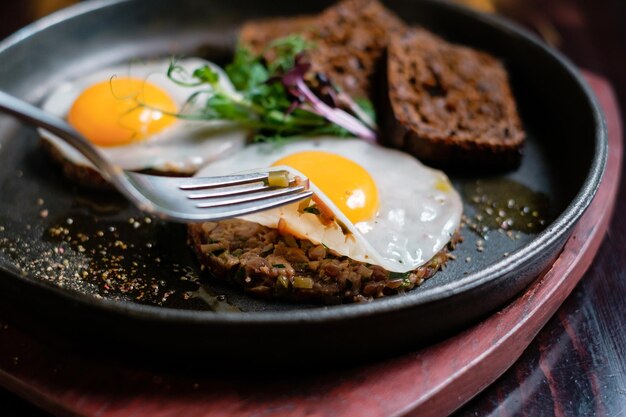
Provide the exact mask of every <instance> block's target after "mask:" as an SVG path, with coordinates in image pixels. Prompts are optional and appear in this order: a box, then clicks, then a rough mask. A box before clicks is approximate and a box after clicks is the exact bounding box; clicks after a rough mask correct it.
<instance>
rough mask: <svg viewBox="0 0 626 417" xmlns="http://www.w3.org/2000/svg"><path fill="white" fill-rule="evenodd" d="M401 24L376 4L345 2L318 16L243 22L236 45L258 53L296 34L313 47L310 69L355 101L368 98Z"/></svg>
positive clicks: (370, 0)
mask: <svg viewBox="0 0 626 417" xmlns="http://www.w3.org/2000/svg"><path fill="white" fill-rule="evenodd" d="M405 29H406V26H405V24H404V23H403V22H402V21H401V20H400V19H399V18H398V17H397V16H396V15H394V14H393V13H392V12H390V11H389V10H387V9H386V8H385V7H384V6H382V5H381V4H380V3H379V2H378V1H376V0H344V1H342V2H340V3H338V4H336V5H334V6H332V7H330V8H328V9H326V10H325V11H323V12H322V13H321V14H320V15H319V16H313V17H311V16H298V17H295V18H283V19H269V20H257V21H251V22H248V23H246V24H245V25H244V26H243V27H242V29H241V31H240V42H241V43H242V44H243V45H245V46H247V47H249V48H251V50H252V51H253V52H255V53H261V52H262V51H263V48H264V47H265V46H266V45H267V44H268V43H269V42H271V41H272V40H274V39H277V38H281V37H284V36H287V35H291V34H299V35H301V36H302V37H304V38H305V39H307V40H309V41H311V42H312V43H313V44H315V49H314V50H313V52H311V53H310V54H309V57H308V59H309V61H310V62H311V64H312V69H313V71H316V72H321V73H324V74H325V75H326V76H328V77H329V79H330V80H332V81H333V82H334V83H335V84H336V85H337V86H338V87H340V88H342V89H343V90H344V91H345V92H347V93H348V94H349V95H351V96H352V97H353V98H371V97H372V95H371V93H372V90H373V88H372V84H373V78H374V76H375V73H376V71H377V69H378V67H379V65H378V64H379V63H380V62H381V59H382V57H383V54H384V52H385V48H386V47H387V43H388V41H389V36H390V34H391V33H394V32H402V31H404V30H405Z"/></svg>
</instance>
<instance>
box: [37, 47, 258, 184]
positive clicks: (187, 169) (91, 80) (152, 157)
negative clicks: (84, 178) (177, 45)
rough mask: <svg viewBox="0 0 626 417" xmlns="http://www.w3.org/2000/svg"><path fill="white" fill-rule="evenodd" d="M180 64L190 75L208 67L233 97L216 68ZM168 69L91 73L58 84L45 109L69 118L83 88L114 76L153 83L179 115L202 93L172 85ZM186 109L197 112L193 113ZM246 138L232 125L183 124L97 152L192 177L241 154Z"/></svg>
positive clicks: (79, 158) (61, 147)
mask: <svg viewBox="0 0 626 417" xmlns="http://www.w3.org/2000/svg"><path fill="white" fill-rule="evenodd" d="M178 64H179V65H180V66H181V67H182V68H183V69H185V71H186V72H187V73H189V74H191V73H193V71H194V70H195V69H196V68H198V67H201V66H203V65H210V66H211V68H212V69H213V70H214V71H216V72H217V73H218V74H219V83H220V85H221V87H222V88H224V89H226V90H228V91H230V92H233V93H235V89H234V87H233V86H232V84H231V83H230V80H229V79H228V77H227V76H226V74H225V73H224V71H223V70H222V69H221V68H219V67H218V66H216V65H214V64H212V63H210V62H207V61H204V60H201V59H199V58H187V59H183V60H180V61H179V62H178ZM169 65H170V60H169V59H161V60H155V61H149V62H136V63H129V64H124V65H119V66H116V67H111V68H108V69H104V70H101V71H97V72H93V73H90V74H88V75H86V76H84V77H80V78H77V79H74V80H71V81H67V82H65V83H62V84H61V85H59V86H58V87H57V88H55V89H54V91H52V92H51V93H50V95H49V96H48V97H47V99H46V100H45V101H44V103H43V106H42V108H43V110H45V111H47V112H50V113H52V114H54V115H56V116H59V117H61V118H64V119H66V118H67V115H68V113H69V111H70V108H71V107H72V105H73V103H74V101H75V100H76V99H77V98H78V96H79V95H80V94H81V93H82V92H83V91H84V90H85V89H87V88H88V87H90V86H91V85H93V84H96V83H98V82H101V81H106V80H110V79H111V78H112V77H114V76H116V77H133V78H138V79H142V80H147V81H149V82H150V83H153V84H155V85H156V86H158V87H160V88H161V89H163V90H164V91H166V92H167V93H168V94H169V95H170V97H171V98H172V100H173V101H174V102H175V103H176V105H177V106H178V108H179V111H180V109H182V108H183V105H184V104H185V102H186V101H187V98H188V97H189V96H190V95H191V94H192V93H194V92H195V91H198V90H201V89H202V88H195V87H194V88H189V87H183V86H180V85H177V84H176V83H174V82H173V81H171V80H170V79H169V78H168V77H167V75H166V74H167V69H168V67H169ZM235 94H236V93H235ZM187 110H188V111H190V112H193V109H192V108H191V109H190V108H188V109H187ZM39 134H40V135H41V136H42V138H44V139H45V140H47V141H49V142H50V143H51V144H52V145H53V146H54V147H55V148H56V149H57V150H58V151H59V152H60V153H61V154H62V155H63V156H64V157H65V158H66V159H67V160H69V161H70V162H72V163H74V164H75V165H80V166H88V167H91V168H94V169H95V167H94V166H93V165H92V164H91V162H89V161H88V160H87V159H86V158H85V157H84V156H83V155H82V154H80V153H79V152H78V151H76V150H75V149H74V148H73V147H71V146H70V145H68V144H67V143H65V142H64V141H63V140H61V139H60V138H58V137H57V136H55V135H54V134H52V133H50V132H48V131H47V130H45V129H39ZM247 136H248V131H247V130H246V129H244V128H242V127H240V126H238V125H235V124H233V123H231V122H227V121H222V120H213V121H197V120H193V121H189V120H181V119H179V120H176V121H175V122H174V123H173V124H172V125H170V126H168V127H166V128H165V129H164V130H162V131H161V132H157V133H155V134H153V135H151V136H150V137H148V138H146V139H144V140H141V141H136V142H132V143H130V144H126V145H120V146H114V147H98V149H99V150H100V151H101V152H102V154H103V155H104V156H105V158H107V159H108V160H109V161H111V162H113V163H115V164H117V165H118V166H120V167H121V168H123V169H128V170H142V169H154V170H157V171H163V172H176V173H182V174H193V173H194V172H196V171H197V170H198V169H199V168H200V167H202V166H204V165H205V164H206V163H208V162H210V161H213V160H215V159H218V158H221V157H223V156H225V155H227V154H229V153H231V152H234V151H236V150H238V149H241V148H242V147H243V146H244V144H245V142H246V139H247Z"/></svg>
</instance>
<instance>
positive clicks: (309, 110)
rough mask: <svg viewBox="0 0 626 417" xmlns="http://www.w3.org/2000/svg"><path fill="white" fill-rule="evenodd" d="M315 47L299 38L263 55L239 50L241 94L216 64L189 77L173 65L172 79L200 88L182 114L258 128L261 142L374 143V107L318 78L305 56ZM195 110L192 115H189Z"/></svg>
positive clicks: (230, 71) (232, 73) (234, 78)
mask: <svg viewBox="0 0 626 417" xmlns="http://www.w3.org/2000/svg"><path fill="white" fill-rule="evenodd" d="M314 48H315V45H313V44H312V43H310V42H308V41H306V40H305V39H304V38H303V37H301V36H297V35H294V36H288V37H285V38H281V39H278V40H276V41H274V42H271V43H270V44H269V45H268V46H267V48H266V49H265V50H264V51H263V53H261V54H260V55H254V54H252V53H251V52H250V51H249V50H248V49H246V48H245V47H243V46H239V47H238V48H237V50H236V52H235V56H234V59H233V62H232V63H231V64H229V65H228V66H226V69H225V70H226V74H227V76H228V77H229V79H230V81H231V83H232V84H233V86H234V87H235V89H236V91H232V89H228V88H224V85H223V83H221V82H220V81H221V80H220V73H219V72H217V71H216V70H215V69H214V68H212V67H211V66H208V65H207V66H203V67H201V68H198V69H196V70H195V71H194V72H193V73H192V74H187V73H186V72H185V70H184V69H183V68H182V67H181V66H179V65H178V64H177V63H176V62H172V63H171V65H170V68H169V69H168V73H167V75H168V77H169V78H170V79H171V80H172V81H174V82H176V83H177V84H178V85H181V86H185V87H193V88H196V92H194V93H193V94H192V95H191V96H190V97H189V98H188V100H187V103H186V105H185V107H184V109H183V111H181V112H180V114H178V115H177V116H178V117H181V118H185V119H199V120H216V119H221V120H230V121H233V122H236V123H238V124H241V125H242V126H245V127H248V128H250V129H252V130H254V131H255V139H256V140H257V141H280V140H284V139H288V138H292V137H297V136H300V137H301V136H319V135H332V136H353V135H354V136H359V137H361V138H363V139H366V140H374V139H375V133H374V131H373V130H372V129H374V128H375V125H374V124H373V118H372V116H371V110H372V109H373V107H372V105H371V103H370V102H369V101H368V100H359V101H358V102H356V101H353V100H352V99H351V98H350V97H348V96H347V95H346V94H345V93H341V92H340V91H339V90H338V89H336V88H334V87H333V86H332V85H331V84H330V82H328V81H326V77H320V76H318V77H317V78H316V77H315V75H316V74H312V73H311V72H310V65H309V64H308V63H306V62H304V58H303V56H304V55H303V53H304V52H306V53H315V51H314ZM317 75H319V74H317ZM310 80H313V81H310ZM198 88H200V89H198ZM318 90H319V91H318ZM322 91H323V95H322ZM190 108H192V109H193V110H192V111H191V112H188V111H185V110H188V109H190ZM198 109H199V110H198Z"/></svg>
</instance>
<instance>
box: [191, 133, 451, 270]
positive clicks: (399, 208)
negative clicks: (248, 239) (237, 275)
mask: <svg viewBox="0 0 626 417" xmlns="http://www.w3.org/2000/svg"><path fill="white" fill-rule="evenodd" d="M257 169H266V170H267V169H270V170H281V169H285V170H288V171H289V172H290V173H291V176H292V177H297V176H298V177H306V178H308V180H309V184H310V187H311V189H312V190H313V192H314V198H313V200H312V201H311V202H304V203H302V202H300V203H294V204H291V205H288V206H284V207H279V208H276V209H272V210H268V211H264V212H260V213H256V214H252V215H248V216H245V217H242V218H243V219H245V220H248V221H252V222H256V223H259V224H262V225H264V226H267V227H271V228H277V229H278V230H279V231H280V232H281V233H282V234H290V235H293V236H295V237H297V238H300V239H308V240H310V241H311V242H313V243H314V244H323V245H325V246H326V247H328V248H329V249H331V250H333V251H334V252H336V253H338V254H339V255H343V256H348V257H350V258H352V259H354V260H357V261H361V262H365V263H370V264H376V265H380V266H382V267H383V268H385V269H387V270H388V271H392V272H400V273H402V272H408V271H412V270H414V269H416V268H417V267H419V266H420V265H423V264H424V263H426V262H428V261H429V260H430V259H431V258H432V257H433V256H434V255H435V254H436V253H437V252H439V251H440V250H441V249H442V248H443V247H444V246H445V245H446V244H447V243H448V242H449V241H450V239H451V237H452V236H453V234H454V233H455V231H456V230H457V229H458V227H459V224H460V221H461V214H462V208H463V206H462V202H461V198H460V196H459V194H458V193H457V192H456V191H455V189H454V188H453V187H452V185H451V184H450V181H449V179H448V178H447V177H446V175H445V174H444V173H443V172H441V171H438V170H435V169H432V168H429V167H426V166H424V165H423V164H421V163H420V162H419V161H418V160H416V159H415V158H413V157H412V156H410V155H408V154H405V153H403V152H400V151H397V150H392V149H387V148H382V147H380V146H376V145H371V144H368V143H366V142H364V141H361V140H358V139H338V138H317V139H311V140H302V141H296V142H289V143H287V144H283V145H277V144H253V145H250V146H248V147H246V148H244V149H243V150H241V151H239V152H237V153H236V154H233V155H232V156H230V157H228V158H225V159H222V160H219V161H216V162H214V163H211V164H209V165H207V166H206V167H204V168H203V169H202V170H200V172H198V174H197V175H198V176H203V175H206V176H209V175H226V174H230V173H233V171H242V172H245V171H253V170H257Z"/></svg>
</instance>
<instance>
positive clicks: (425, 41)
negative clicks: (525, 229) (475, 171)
mask: <svg viewBox="0 0 626 417" xmlns="http://www.w3.org/2000/svg"><path fill="white" fill-rule="evenodd" d="M386 75H387V83H386V84H387V86H386V88H387V90H388V92H387V94H388V99H389V100H388V103H387V110H386V111H385V113H386V114H385V115H384V119H383V121H384V123H383V126H384V128H385V130H384V138H383V139H384V141H386V142H388V143H390V144H391V145H392V146H394V147H397V148H401V149H404V150H406V151H407V152H409V153H411V154H413V155H415V156H416V157H418V158H419V159H421V160H422V161H424V162H427V163H431V164H435V165H440V166H445V167H459V168H462V167H478V168H486V169H488V168H497V167H499V168H513V167H515V166H517V165H518V164H519V162H520V160H521V150H522V145H523V143H524V138H525V133H524V131H523V129H522V125H521V122H520V118H519V115H518V113H517V109H516V106H515V101H514V98H513V94H512V93H511V88H510V86H509V81H508V76H507V72H506V70H505V68H504V66H503V65H502V63H501V62H500V61H498V60H497V59H495V58H494V57H492V56H491V55H488V54H486V53H484V52H480V51H477V50H474V49H471V48H468V47H464V46H459V45H453V44H450V43H448V42H446V41H444V40H443V39H441V38H439V37H438V36H435V35H434V34H432V33H430V32H428V31H426V30H423V29H418V28H414V29H411V30H408V31H406V32H404V33H402V34H393V35H392V36H391V41H390V43H389V47H388V59H387V74H386Z"/></svg>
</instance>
